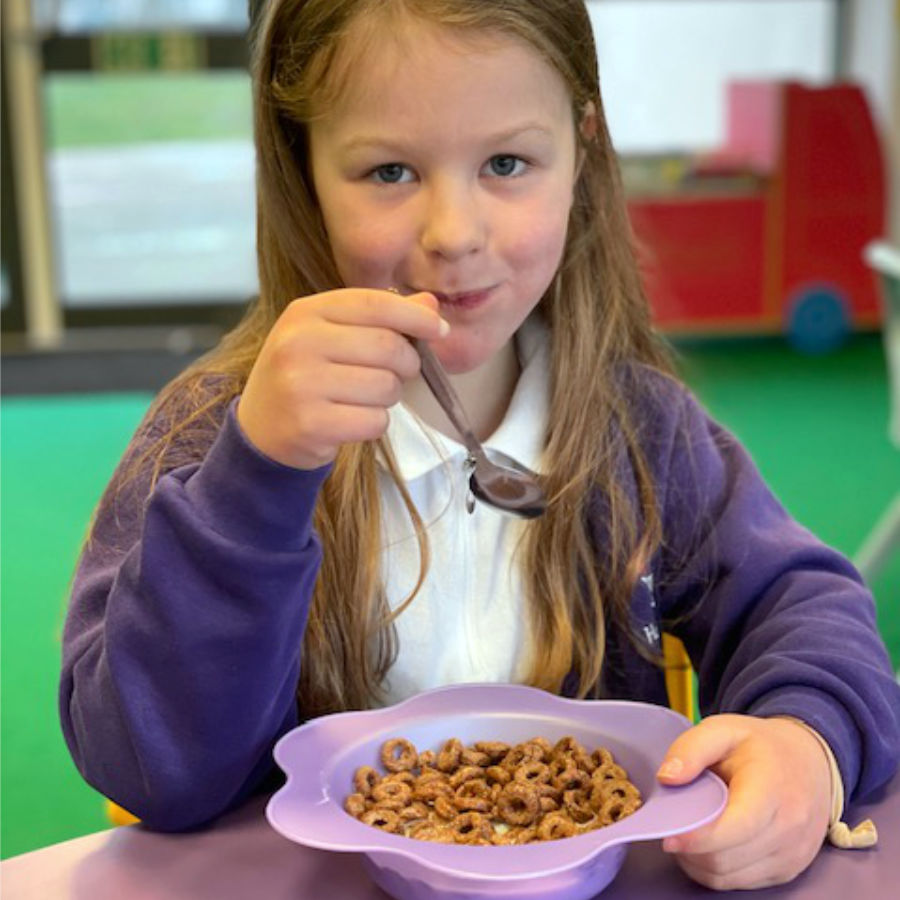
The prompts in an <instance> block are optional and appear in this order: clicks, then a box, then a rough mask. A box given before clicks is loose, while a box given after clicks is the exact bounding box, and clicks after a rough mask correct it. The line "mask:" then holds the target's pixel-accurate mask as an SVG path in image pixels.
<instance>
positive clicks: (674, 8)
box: [589, 0, 836, 153]
mask: <svg viewBox="0 0 900 900" xmlns="http://www.w3.org/2000/svg"><path fill="white" fill-rule="evenodd" d="M589 8H590V13H591V20H592V22H593V25H594V32H595V35H596V38H597V46H598V57H599V64H600V78H601V83H602V86H603V102H604V105H605V109H606V115H607V119H608V121H609V128H610V132H611V133H612V137H613V141H614V142H615V145H616V148H617V149H618V150H619V151H620V152H623V153H661V152H662V153H664V152H668V151H672V150H676V151H679V150H682V151H686V150H697V149H705V148H709V147H713V146H716V145H717V144H718V143H719V142H720V139H721V138H722V137H723V134H724V125H725V107H724V99H725V86H726V84H727V83H728V81H730V80H732V79H747V78H795V79H799V80H804V81H808V82H811V83H814V84H816V83H822V82H825V81H829V80H831V78H832V77H833V72H832V68H833V52H834V51H833V48H832V41H833V35H834V31H835V26H836V22H835V15H836V4H835V2H834V0H719V2H710V0H689V2H688V0H685V2H682V0H641V2H636V0H602V2H591V0H589Z"/></svg>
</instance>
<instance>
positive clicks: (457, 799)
mask: <svg viewBox="0 0 900 900" xmlns="http://www.w3.org/2000/svg"><path fill="white" fill-rule="evenodd" d="M453 803H454V804H455V805H456V808H457V809H458V810H460V812H480V813H488V812H490V811H491V809H492V808H493V806H494V801H493V798H492V796H491V789H490V788H489V787H488V784H487V782H486V781H485V780H484V779H483V778H476V779H473V780H472V781H466V782H463V784H461V785H460V786H459V787H458V788H457V789H456V795H455V796H454V798H453Z"/></svg>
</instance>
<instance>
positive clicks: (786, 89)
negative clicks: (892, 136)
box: [625, 82, 886, 352]
mask: <svg viewBox="0 0 900 900" xmlns="http://www.w3.org/2000/svg"><path fill="white" fill-rule="evenodd" d="M727 113H728V115H727V128H726V133H727V138H726V140H725V143H724V146H723V147H722V148H721V149H719V150H717V151H715V152H714V153H712V154H709V155H705V156H703V157H699V158H696V159H692V160H690V161H687V163H682V164H678V163H677V161H670V162H669V169H670V170H671V169H672V167H673V166H675V167H676V168H677V170H678V176H677V177H676V178H675V179H671V178H670V180H669V183H668V184H667V185H666V184H661V183H660V181H659V179H658V178H656V179H655V181H654V184H653V185H652V186H648V185H647V184H646V178H645V179H644V180H645V183H644V185H643V186H642V185H641V184H640V183H639V182H640V177H638V178H637V179H634V178H632V179H629V177H628V175H629V170H631V172H632V174H633V173H634V171H635V166H634V161H632V163H630V164H629V162H628V161H625V173H626V185H627V187H628V192H629V209H630V213H631V218H632V224H633V228H634V231H635V234H636V238H637V240H638V243H639V252H640V255H641V263H642V269H643V271H644V276H645V284H646V287H647V292H648V294H649V297H650V300H651V304H652V306H653V310H654V315H655V319H656V321H657V323H658V324H659V326H660V327H661V328H662V329H663V330H664V331H666V332H670V333H692V334H704V333H705V334H709V333H720V334H724V333H761V332H783V333H786V334H787V336H788V337H789V339H790V340H791V342H792V343H793V344H794V345H795V346H796V347H798V348H799V349H801V350H806V351H809V352H824V351H827V350H830V349H832V348H834V347H836V346H838V345H840V343H841V342H842V341H843V340H844V339H845V337H846V336H847V334H848V333H849V332H850V331H851V330H853V329H858V328H869V327H875V326H877V324H878V322H879V302H878V295H877V283H876V279H875V277H874V276H873V273H872V272H871V270H870V269H869V268H868V267H867V266H866V265H865V263H864V262H863V258H862V250H863V247H864V246H865V245H866V244H867V243H868V242H869V241H871V240H873V239H876V238H878V237H880V236H881V235H883V234H884V229H885V218H886V189H885V174H884V160H883V158H882V153H881V147H880V144H879V140H878V136H877V134H876V130H875V126H874V123H873V120H872V116H871V114H870V111H869V107H868V104H867V102H866V99H865V96H864V94H863V92H862V90H861V89H860V88H859V87H857V86H855V85H833V86H829V87H821V88H811V87H806V86H804V85H801V84H796V83H771V82H768V83H749V82H747V83H735V84H732V85H730V86H729V89H728V106H727ZM657 163H658V161H657ZM657 168H659V166H658V165H657ZM662 170H663V171H664V170H665V165H663V166H662ZM645 174H646V172H645ZM657 174H658V173H657ZM635 182H638V183H635Z"/></svg>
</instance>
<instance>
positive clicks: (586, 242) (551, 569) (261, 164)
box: [143, 0, 669, 715]
mask: <svg viewBox="0 0 900 900" xmlns="http://www.w3.org/2000/svg"><path fill="white" fill-rule="evenodd" d="M409 15H412V16H418V17H420V18H422V19H424V20H426V21H428V22H431V23H435V24H437V25H440V26H443V27H447V28H453V29H455V30H457V31H458V32H459V34H460V35H462V36H465V35H466V34H469V35H477V34H493V35H499V36H501V37H506V38H512V39H515V40H518V41H524V42H525V43H526V44H528V45H529V46H530V47H532V48H533V49H534V50H536V51H537V52H538V53H540V54H541V56H542V57H543V58H544V59H545V60H547V61H548V62H549V63H550V65H552V66H553V67H554V68H555V69H556V71H558V72H559V73H560V75H561V76H562V78H563V79H564V81H565V83H566V84H567V86H568V88H569V92H570V95H571V99H572V114H573V128H576V131H577V132H578V140H579V143H580V147H581V155H582V163H581V169H580V173H579V177H578V181H577V185H576V191H575V201H574V204H573V207H572V211H571V215H570V221H569V228H568V236H567V243H566V247H565V251H564V255H563V261H562V264H561V266H560V269H559V271H558V273H557V275H556V276H555V278H554V280H553V282H552V284H551V285H550V287H549V289H548V291H547V293H546V295H545V296H544V297H543V298H542V300H541V303H540V308H541V309H542V311H543V315H544V318H545V320H546V322H547V323H548V325H549V328H550V333H551V345H552V352H551V359H552V361H551V384H550V414H549V423H548V430H547V436H546V449H545V452H546V458H547V459H548V460H551V461H552V468H551V471H550V473H549V474H548V475H546V476H545V477H544V479H543V483H544V487H545V489H546V491H547V494H548V496H549V497H550V505H549V509H548V511H547V512H546V513H545V515H543V516H542V517H540V518H539V519H537V520H535V521H534V522H533V523H530V524H529V526H528V530H527V533H526V536H525V539H524V542H523V545H522V546H521V547H520V552H521V559H520V560H519V562H520V564H521V565H522V566H523V571H524V572H525V573H526V575H525V583H526V590H527V603H528V609H529V615H530V627H531V634H532V639H533V648H534V649H533V656H532V658H531V660H530V674H529V676H528V678H527V681H528V682H529V683H530V684H533V685H536V686H538V687H541V688H545V689H547V690H551V691H557V690H559V689H560V687H561V685H562V683H563V680H564V679H565V677H566V675H567V674H568V673H569V672H570V670H574V671H575V673H577V677H578V683H577V693H578V695H579V696H592V695H594V694H595V692H596V691H597V689H598V685H599V683H600V675H601V670H602V665H603V657H604V648H605V643H606V629H607V626H608V625H609V624H610V623H611V622H612V623H616V624H618V625H620V626H623V627H627V620H628V604H629V600H630V596H631V592H632V589H633V587H634V584H635V582H636V579H637V577H638V576H639V575H640V574H641V571H642V567H643V564H644V563H645V562H646V561H647V560H649V559H650V557H651V556H652V554H653V552H654V550H655V549H656V547H657V546H658V544H659V542H660V522H659V516H658V513H657V509H656V501H655V495H654V490H653V485H652V482H651V478H650V474H649V471H648V466H647V462H646V460H645V457H644V454H643V452H642V450H641V441H640V439H639V435H638V433H637V431H638V426H637V422H636V417H635V413H634V409H633V399H632V398H631V397H630V396H629V393H628V391H627V390H624V389H623V383H624V382H623V379H622V378H621V373H622V371H623V370H624V369H625V368H627V367H628V366H629V365H632V364H634V363H643V364H646V365H649V366H652V367H654V368H655V369H658V370H660V371H664V372H665V371H668V370H669V364H668V358H667V355H666V352H665V350H664V348H663V346H662V345H661V344H660V342H659V341H658V340H657V338H656V337H655V335H654V332H653V330H652V328H651V325H650V321H649V312H648V306H647V303H646V300H645V298H644V295H643V292H642V288H641V284H640V279H639V276H638V273H637V268H636V264H635V259H634V254H633V250H632V241H631V237H630V229H629V224H628V219H627V215H626V210H625V202H624V198H623V192H622V188H621V184H620V179H619V173H618V166H617V162H616V158H615V154H614V151H613V148H612V144H611V142H610V138H609V134H608V131H607V127H606V122H605V118H604V115H603V107H602V103H601V98H600V88H599V78H598V71H597V60H596V50H595V47H594V42H593V37H592V32H591V24H590V20H589V17H588V13H587V10H586V8H585V4H584V3H583V2H582V0H502V2H500V0H496V2H491V0H271V2H269V3H268V5H267V6H266V7H265V8H264V9H263V15H262V17H261V20H260V22H259V23H258V25H257V28H256V30H255V34H254V53H253V82H254V115H255V121H254V126H255V140H256V152H257V242H258V260H259V283H260V295H259V299H258V301H257V302H256V303H255V304H254V305H253V306H252V308H251V309H250V310H249V311H248V312H247V314H246V316H245V317H244V319H243V321H242V322H241V323H240V325H239V326H238V327H237V328H236V329H235V330H234V331H232V332H231V333H230V334H229V335H227V336H226V337H225V339H224V340H223V341H222V343H221V344H220V345H219V346H218V347H217V348H216V349H215V350H214V351H213V352H212V353H211V354H209V355H208V356H207V357H205V358H204V359H202V360H199V361H198V362H197V363H196V364H194V365H193V366H192V367H191V368H190V369H188V370H187V371H186V372H185V373H183V374H182V376H180V377H179V378H178V379H176V381H174V382H173V383H172V384H170V385H169V386H168V387H167V388H166V389H165V390H164V391H163V392H162V393H161V394H160V396H159V398H158V399H157V401H156V402H155V404H154V407H153V409H152V410H151V413H150V418H151V419H153V418H155V419H156V421H159V420H160V415H161V414H162V420H163V421H164V422H165V423H166V424H165V427H164V428H163V429H162V434H161V436H160V437H159V439H158V440H156V441H155V443H154V444H153V445H152V448H151V452H150V459H151V460H152V465H153V468H154V474H155V475H158V474H159V473H160V472H162V471H165V470H167V469H169V468H171V467H172V466H173V465H177V464H179V463H181V462H184V461H185V459H184V457H185V456H190V455H193V456H194V457H195V458H196V456H197V455H198V454H202V452H203V450H204V446H208V441H209V440H211V435H212V434H213V433H214V430H215V428H214V426H215V422H216V418H217V415H219V414H220V412H221V410H222V409H223V408H224V406H225V405H226V404H227V402H228V401H229V400H230V399H231V398H233V397H234V396H235V395H236V394H238V393H239V392H240V391H241V389H242V387H243V384H244V383H245V381H246V378H247V376H248V374H249V372H250V369H251V368H252V366H253V363H254V361H255V359H256V356H257V354H258V352H259V350H260V347H261V346H262V343H263V341H264V340H265V337H266V335H267V334H268V332H269V329H270V328H271V327H272V325H273V324H274V322H275V320H276V319H277V318H278V316H279V315H280V313H281V312H282V310H283V309H284V308H285V307H286V305H287V304H288V303H289V302H290V301H291V300H292V299H294V298H295V297H299V296H305V295H309V294H313V293H317V292H320V291H324V290H330V289H333V288H335V287H338V286H340V279H339V277H338V274H337V271H336V268H335V265H334V261H333V259H332V256H331V251H330V248H329V244H328V240H327V237H326V234H325V231H324V228H323V226H322V222H321V220H320V217H319V211H318V208H317V205H316V201H315V196H314V193H313V189H312V179H311V176H310V172H309V164H308V158H307V151H308V146H307V128H306V125H307V123H308V122H310V121H311V120H312V118H313V117H315V116H316V115H319V114H321V112H322V111H323V109H325V108H327V104H328V102H329V98H333V97H334V96H336V95H337V94H338V93H339V92H340V90H341V87H342V83H343V82H342V79H343V78H345V77H346V75H347V72H348V71H349V69H350V67H351V66H352V64H353V60H354V59H358V58H360V54H361V53H362V52H364V50H363V49H361V47H362V46H363V45H364V44H365V43H366V37H367V36H368V37H369V38H370V39H371V38H374V37H375V36H376V35H377V34H378V33H379V30H380V29H383V28H384V27H386V26H387V24H388V22H387V21H386V17H388V16H409ZM351 30H352V32H353V41H352V45H353V49H352V50H350V49H349V44H350V43H351V42H350V41H349V40H348V35H349V34H350V32H351ZM380 33H382V34H383V33H384V32H383V31H381V32H380ZM590 104H593V108H594V110H595V112H596V116H597V127H596V132H595V133H590V134H582V133H581V132H580V131H579V130H578V128H577V124H578V123H579V122H580V121H581V120H582V116H583V114H584V111H585V110H586V109H589V108H590V106H589V105H590ZM626 380H627V379H626ZM210 426H213V427H210ZM379 444H380V446H381V448H382V450H383V452H384V455H385V457H386V458H387V459H388V460H389V461H390V459H391V454H390V447H389V446H388V445H387V441H386V440H385V439H382V441H380V442H374V443H362V444H356V445H348V446H344V447H343V448H342V449H341V451H340V452H339V454H338V457H337V460H336V461H335V464H334V467H333V470H332V472H331V474H330V475H329V477H328V479H327V480H326V482H325V484H324V487H323V489H322V491H321V494H320V496H319V499H318V503H317V508H316V513H315V526H316V530H317V533H318V535H319V538H320V540H321V543H322V547H323V563H322V569H321V572H320V575H319V578H318V581H317V584H316V588H315V594H314V598H313V604H312V609H311V612H310V615H309V619H308V625H307V630H306V634H305V637H304V641H303V648H302V653H303V664H302V669H301V679H300V685H299V687H298V691H299V701H300V704H301V707H302V710H303V713H304V715H317V714H320V713H324V712H332V711H337V710H342V709H351V708H361V707H366V706H369V705H372V704H375V703H377V702H378V700H379V696H380V694H379V686H380V685H381V683H382V681H383V678H384V676H385V674H386V672H387V670H388V668H389V667H390V665H391V663H392V662H393V660H394V659H395V657H396V646H395V643H396V642H395V635H394V630H393V627H392V621H393V618H392V615H391V613H390V610H389V608H388V604H387V601H386V598H385V595H384V591H383V588H382V584H381V571H380V557H381V535H380V501H379V493H378V487H377V470H376V461H375V458H376V446H378V445H379ZM623 460H624V461H626V462H627V463H629V464H630V465H629V469H630V472H629V476H628V477H629V479H630V482H631V483H630V486H629V485H627V484H624V483H623V478H622V463H623ZM146 464H147V459H145V460H144V462H143V465H145V466H146ZM390 468H391V469H392V475H393V477H394V480H395V481H396V482H397V485H398V487H399V489H400V491H401V493H402V495H403V497H404V498H405V501H406V505H407V508H408V510H409V514H410V516H411V518H412V521H413V523H414V525H415V528H416V532H417V534H418V537H419V546H420V551H421V560H422V565H421V568H420V575H419V585H421V583H422V580H423V579H424V577H425V573H426V571H427V567H428V542H427V537H426V532H425V528H424V526H423V524H422V521H421V519H420V518H419V516H418V514H417V512H416V510H415V508H414V506H413V504H412V502H411V501H410V499H409V496H408V494H407V493H406V491H405V489H404V487H403V483H402V479H401V478H400V476H399V474H398V472H397V470H396V468H395V467H394V466H392V465H390ZM592 496H593V497H594V499H597V498H599V501H600V502H601V503H602V504H603V506H604V508H605V509H606V510H607V512H608V522H607V524H606V525H605V530H604V533H603V535H602V541H601V540H600V539H598V536H597V535H596V534H592V533H591V532H590V530H589V528H588V524H587V522H586V516H585V510H586V505H587V503H588V501H589V498H591V497H592ZM601 542H602V545H603V546H602V547H601V546H598V544H600V543H601ZM351 561H352V563H353V564H350V563H351ZM417 589H418V586H417ZM414 595H415V591H414V592H413V595H412V596H411V597H410V598H407V602H409V601H410V600H412V599H413V597H414ZM396 614H397V613H396V612H395V613H394V617H396ZM298 649H299V648H298Z"/></svg>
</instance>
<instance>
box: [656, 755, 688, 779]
mask: <svg viewBox="0 0 900 900" xmlns="http://www.w3.org/2000/svg"><path fill="white" fill-rule="evenodd" d="M683 768H684V763H683V762H682V761H681V760H680V759H678V758H677V757H672V759H667V760H666V761H665V762H664V763H663V764H662V765H661V766H660V767H659V771H658V772H657V773H656V775H657V777H658V778H676V777H677V776H678V775H680V774H681V770H682V769H683Z"/></svg>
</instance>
